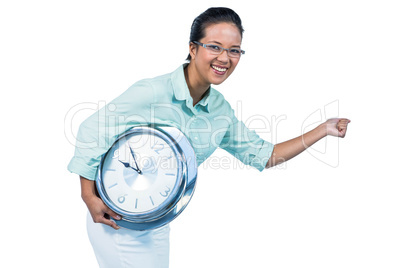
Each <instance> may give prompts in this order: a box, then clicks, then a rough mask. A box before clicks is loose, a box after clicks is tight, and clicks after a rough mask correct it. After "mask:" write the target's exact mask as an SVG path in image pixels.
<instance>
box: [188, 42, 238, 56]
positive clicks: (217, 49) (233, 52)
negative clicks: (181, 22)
mask: <svg viewBox="0 0 402 268" xmlns="http://www.w3.org/2000/svg"><path fill="white" fill-rule="evenodd" d="M192 42H193V43H194V44H197V45H200V46H202V47H204V48H206V49H207V50H208V51H209V52H210V53H211V54H212V55H220V54H222V52H223V51H224V50H226V51H227V52H228V56H229V57H231V58H240V56H241V55H243V54H244V53H246V51H244V50H241V49H240V48H223V47H221V46H218V45H213V44H203V43H200V42H197V41H192Z"/></svg>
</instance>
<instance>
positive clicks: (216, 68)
mask: <svg viewBox="0 0 402 268" xmlns="http://www.w3.org/2000/svg"><path fill="white" fill-rule="evenodd" d="M212 68H214V69H215V70H217V71H219V72H226V70H227V69H228V68H219V67H216V66H213V65H212Z"/></svg>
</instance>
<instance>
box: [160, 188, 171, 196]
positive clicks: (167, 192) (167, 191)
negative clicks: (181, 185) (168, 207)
mask: <svg viewBox="0 0 402 268" xmlns="http://www.w3.org/2000/svg"><path fill="white" fill-rule="evenodd" d="M166 188H167V190H166V191H165V193H164V194H162V192H159V193H160V195H161V196H163V197H167V196H168V195H169V192H170V188H169V187H167V186H166Z"/></svg>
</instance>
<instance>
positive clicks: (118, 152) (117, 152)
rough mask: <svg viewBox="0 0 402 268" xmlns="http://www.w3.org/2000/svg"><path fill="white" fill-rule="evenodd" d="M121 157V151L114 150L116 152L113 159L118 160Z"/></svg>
mask: <svg viewBox="0 0 402 268" xmlns="http://www.w3.org/2000/svg"><path fill="white" fill-rule="evenodd" d="M119 155H120V151H119V149H116V150H114V152H113V157H112V158H113V159H116V158H119Z"/></svg>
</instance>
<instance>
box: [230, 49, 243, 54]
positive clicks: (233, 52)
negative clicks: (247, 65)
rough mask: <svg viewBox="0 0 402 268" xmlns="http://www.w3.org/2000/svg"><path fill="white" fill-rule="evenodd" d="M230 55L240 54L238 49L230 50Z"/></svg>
mask: <svg viewBox="0 0 402 268" xmlns="http://www.w3.org/2000/svg"><path fill="white" fill-rule="evenodd" d="M230 53H232V54H240V53H241V52H240V49H236V48H232V49H231V50H230Z"/></svg>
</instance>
